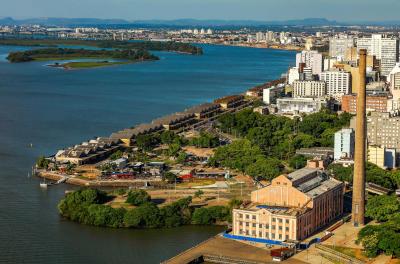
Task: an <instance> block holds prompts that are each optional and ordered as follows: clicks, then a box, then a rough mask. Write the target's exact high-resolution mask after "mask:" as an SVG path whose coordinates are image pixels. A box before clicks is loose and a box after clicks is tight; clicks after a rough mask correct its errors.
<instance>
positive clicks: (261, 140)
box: [209, 109, 351, 180]
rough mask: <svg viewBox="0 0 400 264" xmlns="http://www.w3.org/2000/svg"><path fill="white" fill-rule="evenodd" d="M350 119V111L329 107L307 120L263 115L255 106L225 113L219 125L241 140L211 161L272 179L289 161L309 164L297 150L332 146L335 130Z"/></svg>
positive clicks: (221, 149) (294, 164) (296, 165)
mask: <svg viewBox="0 0 400 264" xmlns="http://www.w3.org/2000/svg"><path fill="white" fill-rule="evenodd" d="M350 118H351V115H349V114H346V113H345V114H342V115H337V114H335V113H332V112H330V111H329V110H322V111H320V112H318V113H315V114H311V115H308V116H305V117H303V121H300V120H299V119H295V120H291V119H289V118H286V117H281V116H276V115H267V116H265V115H260V114H259V113H254V112H253V111H252V110H251V109H248V110H243V111H240V112H238V113H234V114H225V115H223V116H222V117H221V118H220V119H219V128H220V129H221V130H222V131H223V132H225V133H229V134H232V135H234V136H236V137H239V138H240V139H239V140H236V141H234V142H233V143H232V144H230V145H228V146H223V147H219V148H218V149H217V150H216V152H215V155H214V156H213V157H212V158H211V159H210V163H209V164H210V165H211V166H222V167H228V168H232V169H236V170H239V171H241V172H245V173H247V174H249V175H251V176H253V177H258V178H264V179H268V180H271V179H272V178H274V177H276V176H277V175H279V174H281V173H282V172H283V171H284V169H285V167H284V165H285V164H287V163H288V164H289V166H290V167H291V168H293V169H298V168H301V167H303V166H304V165H305V162H306V159H305V158H304V157H302V156H295V152H296V150H297V149H299V148H309V147H316V146H324V147H332V146H333V135H334V133H335V132H336V131H337V130H339V129H341V128H342V127H343V126H345V125H348V124H349V122H350Z"/></svg>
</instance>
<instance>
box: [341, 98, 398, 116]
mask: <svg viewBox="0 0 400 264" xmlns="http://www.w3.org/2000/svg"><path fill="white" fill-rule="evenodd" d="M389 102H390V98H388V96H387V95H374V94H370V95H367V101H366V110H367V111H368V112H372V111H377V112H381V113H384V112H388V111H391V110H392V109H391V108H392V105H391V104H389ZM342 111H343V112H347V113H352V114H355V113H356V112H357V95H356V94H348V95H343V96H342Z"/></svg>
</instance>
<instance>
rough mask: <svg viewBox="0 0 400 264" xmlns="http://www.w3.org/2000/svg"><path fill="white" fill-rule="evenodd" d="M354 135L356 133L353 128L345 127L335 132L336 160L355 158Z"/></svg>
mask: <svg viewBox="0 0 400 264" xmlns="http://www.w3.org/2000/svg"><path fill="white" fill-rule="evenodd" d="M354 136H355V134H354V130H353V129H352V128H343V129H342V130H339V131H338V132H336V133H335V153H334V159H335V160H340V159H342V158H347V159H353V158H354V143H355V138H354Z"/></svg>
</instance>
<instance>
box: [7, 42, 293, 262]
mask: <svg viewBox="0 0 400 264" xmlns="http://www.w3.org/2000/svg"><path fill="white" fill-rule="evenodd" d="M203 47H204V53H205V54H204V55H203V56H191V55H182V54H174V53H166V52H156V54H157V55H158V56H160V57H161V60H160V61H155V62H146V63H140V64H130V65H122V66H116V67H108V68H97V69H85V70H70V71H67V70H63V69H57V68H51V67H46V66H45V64H47V62H29V63H22V64H10V63H8V62H7V61H6V59H5V58H6V56H7V54H8V53H9V52H10V51H15V50H21V49H24V48H23V47H13V46H0V263H159V262H160V261H161V260H165V259H167V258H169V257H171V256H173V255H175V254H177V253H178V252H180V251H182V250H184V249H187V248H189V247H191V246H193V245H195V244H196V243H199V242H200V241H203V240H205V239H207V238H209V237H211V236H212V235H214V234H217V233H218V232H220V231H221V228H219V227H199V226H188V227H181V228H176V229H165V230H164V229H162V230H126V229H120V230H114V229H105V228H94V227H89V226H83V225H79V224H76V223H72V222H69V221H66V220H64V219H62V218H61V217H60V216H59V215H58V213H57V208H56V205H57V202H58V201H59V200H60V199H61V198H62V197H63V195H64V191H65V190H66V189H71V188H73V187H71V186H66V185H59V186H54V187H50V188H49V189H48V190H46V191H44V190H41V189H40V188H39V180H38V179H36V178H32V177H28V176H29V175H28V173H29V172H30V168H31V166H32V164H33V163H34V161H35V159H36V157H38V156H39V155H42V154H45V155H49V154H53V153H54V152H55V151H56V150H58V149H60V148H63V147H66V146H69V145H73V144H76V143H79V142H81V141H84V140H87V139H90V138H92V137H94V136H107V135H110V134H111V133H112V132H113V131H116V130H119V129H122V128H125V127H130V126H133V125H135V124H138V123H141V122H149V121H150V120H151V119H154V118H157V117H159V116H162V115H165V114H168V113H172V112H174V111H181V110H183V109H185V108H186V107H189V106H192V105H195V104H199V103H202V102H207V101H211V100H212V99H214V98H217V97H220V96H224V95H229V94H234V93H239V92H243V91H244V90H245V89H247V88H249V87H252V86H254V85H257V84H260V83H263V82H265V81H267V80H272V79H275V78H278V77H279V76H280V74H281V73H282V72H284V71H286V69H287V68H288V66H289V65H291V64H293V63H294V57H295V56H294V53H293V52H289V51H279V50H268V49H251V48H241V47H224V46H211V45H205V46H203ZM31 143H32V144H33V147H32V148H31V147H30V144H31Z"/></svg>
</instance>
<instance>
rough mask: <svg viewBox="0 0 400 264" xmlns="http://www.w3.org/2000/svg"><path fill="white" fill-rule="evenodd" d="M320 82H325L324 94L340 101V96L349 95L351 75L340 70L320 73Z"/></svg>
mask: <svg viewBox="0 0 400 264" xmlns="http://www.w3.org/2000/svg"><path fill="white" fill-rule="evenodd" d="M320 76H321V78H320V79H321V81H324V82H326V93H327V94H328V95H331V96H333V97H335V98H336V99H337V100H339V101H340V100H341V99H342V98H341V97H342V96H343V95H345V94H349V93H350V85H351V75H350V73H349V72H346V71H342V70H330V71H325V72H322V73H321V75H320Z"/></svg>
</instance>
